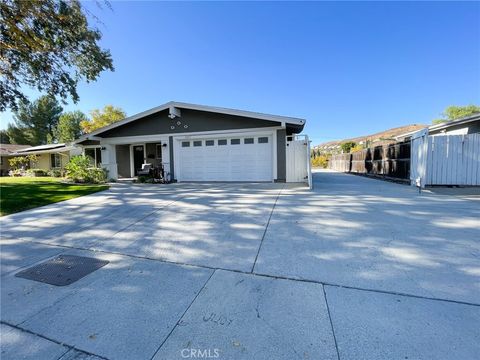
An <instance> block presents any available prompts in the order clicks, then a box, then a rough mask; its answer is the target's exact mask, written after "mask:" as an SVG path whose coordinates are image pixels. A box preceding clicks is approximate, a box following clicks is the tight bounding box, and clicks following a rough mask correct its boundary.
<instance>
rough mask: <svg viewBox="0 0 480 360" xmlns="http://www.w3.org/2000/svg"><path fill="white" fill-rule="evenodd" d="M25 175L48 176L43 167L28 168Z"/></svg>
mask: <svg viewBox="0 0 480 360" xmlns="http://www.w3.org/2000/svg"><path fill="white" fill-rule="evenodd" d="M26 175H27V176H33V177H39V176H48V171H47V170H45V169H28V170H27V171H26Z"/></svg>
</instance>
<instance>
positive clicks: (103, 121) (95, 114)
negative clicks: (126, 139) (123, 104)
mask: <svg viewBox="0 0 480 360" xmlns="http://www.w3.org/2000/svg"><path fill="white" fill-rule="evenodd" d="M90 115H91V117H92V118H91V119H90V120H85V121H82V122H81V123H80V125H81V126H82V129H83V132H85V133H91V132H92V131H94V130H96V129H99V128H101V127H104V126H107V125H110V124H113V123H114V122H117V121H120V120H123V119H125V118H126V117H127V114H126V113H125V111H123V110H122V109H121V108H119V107H114V106H113V105H106V106H105V107H104V108H103V109H102V110H100V109H94V110H92V111H91V112H90Z"/></svg>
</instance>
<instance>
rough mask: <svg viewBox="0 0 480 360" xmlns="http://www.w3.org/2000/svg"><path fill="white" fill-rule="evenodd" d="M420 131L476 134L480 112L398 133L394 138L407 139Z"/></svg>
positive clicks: (430, 133) (436, 133)
mask: <svg viewBox="0 0 480 360" xmlns="http://www.w3.org/2000/svg"><path fill="white" fill-rule="evenodd" d="M422 131H423V132H422ZM420 132H422V133H425V134H428V135H430V136H442V135H469V134H478V133H480V113H477V114H473V115H469V116H465V117H463V118H461V119H457V120H452V121H446V122H443V123H439V124H434V125H430V126H428V127H426V128H424V129H422V130H415V131H410V132H408V133H404V134H400V135H397V136H395V140H397V141H408V140H411V139H412V136H413V137H415V136H417V135H418V134H419V133H420Z"/></svg>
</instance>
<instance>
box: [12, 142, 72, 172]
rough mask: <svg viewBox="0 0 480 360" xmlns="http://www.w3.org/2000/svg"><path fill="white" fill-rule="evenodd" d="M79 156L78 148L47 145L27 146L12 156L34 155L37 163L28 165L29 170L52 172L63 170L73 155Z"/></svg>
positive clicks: (65, 145) (63, 145) (64, 145)
mask: <svg viewBox="0 0 480 360" xmlns="http://www.w3.org/2000/svg"><path fill="white" fill-rule="evenodd" d="M79 154H81V149H80V148H79V147H76V146H73V145H67V144H48V145H40V146H33V147H31V146H29V147H27V148H24V149H21V150H18V151H16V152H15V153H14V154H12V155H13V156H26V155H36V156H37V158H38V161H37V162H36V163H35V164H30V167H31V168H37V169H44V170H52V169H63V168H64V167H65V165H66V164H67V163H68V162H69V161H70V157H71V156H73V155H79Z"/></svg>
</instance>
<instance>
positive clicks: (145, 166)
mask: <svg viewBox="0 0 480 360" xmlns="http://www.w3.org/2000/svg"><path fill="white" fill-rule="evenodd" d="M151 171H152V164H143V165H142V169H141V170H138V171H137V175H138V176H148V175H150V173H151Z"/></svg>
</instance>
